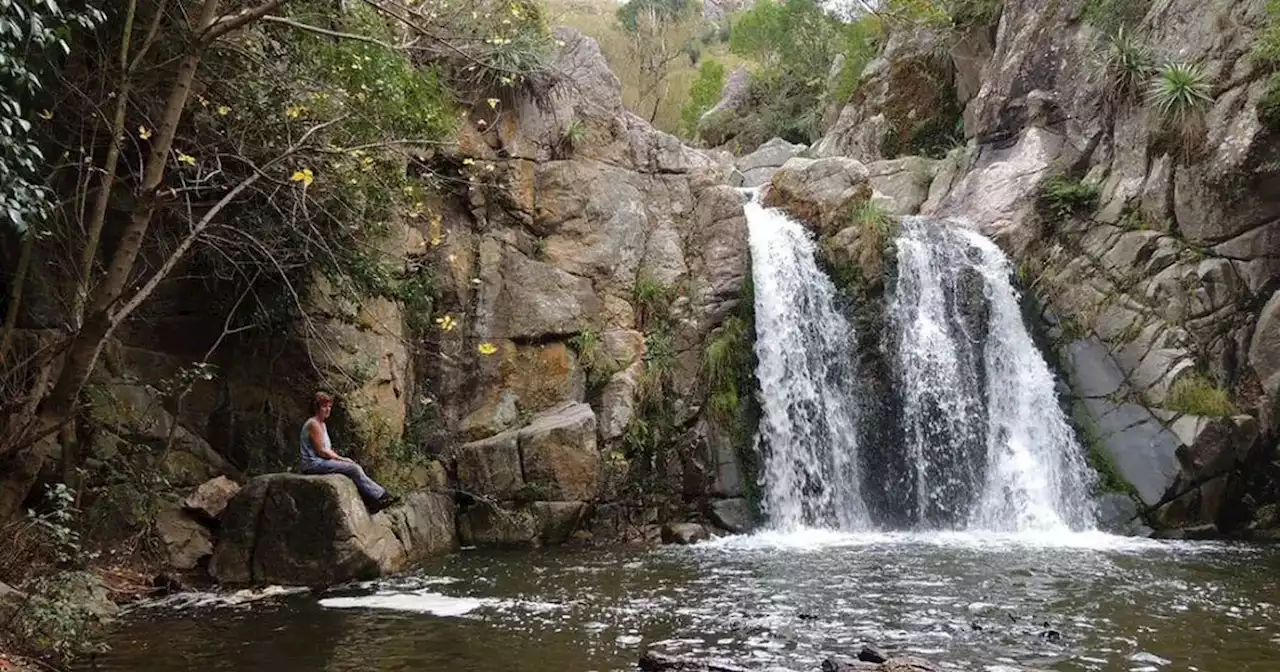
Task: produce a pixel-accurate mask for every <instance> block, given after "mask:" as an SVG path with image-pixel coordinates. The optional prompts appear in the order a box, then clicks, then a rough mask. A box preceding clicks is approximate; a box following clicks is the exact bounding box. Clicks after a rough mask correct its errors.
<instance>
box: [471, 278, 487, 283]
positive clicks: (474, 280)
mask: <svg viewBox="0 0 1280 672" xmlns="http://www.w3.org/2000/svg"><path fill="white" fill-rule="evenodd" d="M471 284H473V285H483V284H484V280H481V279H480V278H471Z"/></svg>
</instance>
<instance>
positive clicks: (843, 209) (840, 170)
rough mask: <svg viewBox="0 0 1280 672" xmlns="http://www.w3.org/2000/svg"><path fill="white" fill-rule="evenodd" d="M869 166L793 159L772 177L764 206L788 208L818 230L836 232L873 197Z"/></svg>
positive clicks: (835, 160) (848, 161) (837, 160)
mask: <svg viewBox="0 0 1280 672" xmlns="http://www.w3.org/2000/svg"><path fill="white" fill-rule="evenodd" d="M869 178H870V173H869V172H868V171H867V167H866V166H864V165H862V164H861V163H859V162H858V161H855V160H853V159H847V158H844V157H832V158H825V159H804V158H799V157H797V158H794V159H791V160H789V161H787V162H786V163H785V164H783V166H782V168H780V169H779V170H778V172H777V173H775V174H774V176H773V181H772V182H771V183H770V187H769V190H768V192H767V193H766V195H765V205H768V206H770V207H779V208H782V209H783V210H786V211H787V212H788V213H789V214H790V215H791V216H792V217H795V218H796V219H799V220H801V221H803V222H805V223H806V224H808V225H809V226H811V227H813V228H815V229H816V230H817V231H818V232H819V233H823V234H825V233H834V232H835V231H836V230H838V229H839V228H841V227H840V224H842V223H843V222H844V221H845V220H846V219H847V218H848V217H849V216H850V214H851V213H852V211H853V207H854V206H855V205H856V204H858V203H859V202H861V201H865V200H867V199H869V198H871V195H872V189H871V185H870V184H869V182H868V179H869Z"/></svg>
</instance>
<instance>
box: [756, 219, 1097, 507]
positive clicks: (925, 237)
mask: <svg viewBox="0 0 1280 672" xmlns="http://www.w3.org/2000/svg"><path fill="white" fill-rule="evenodd" d="M745 213H746V219H747V225H748V229H749V232H750V242H751V255H752V275H753V279H754V283H755V312H756V334H757V341H756V355H757V359H758V365H757V369H756V378H757V381H758V383H759V385H760V405H761V411H762V413H761V421H760V427H759V431H758V433H757V447H758V449H759V450H760V452H761V454H762V456H763V458H764V459H763V462H764V464H763V474H762V476H763V485H764V488H763V491H764V497H763V500H764V501H763V505H764V509H765V513H766V515H767V516H768V519H769V524H770V526H771V527H773V528H775V529H792V528H797V527H802V526H813V527H826V528H835V529H841V530H858V529H868V528H871V527H873V523H872V521H873V520H874V521H876V522H877V523H878V524H879V525H889V526H891V527H910V528H925V529H940V528H941V529H968V530H985V531H997V532H1029V531H1053V530H1068V529H1070V530H1081V529H1088V528H1091V527H1092V521H1093V512H1092V505H1091V500H1090V497H1089V489H1090V471H1089V469H1088V467H1087V465H1086V464H1085V462H1084V458H1083V451H1082V450H1081V449H1080V446H1079V445H1078V443H1077V441H1076V439H1075V436H1074V433H1073V431H1072V429H1071V427H1070V425H1069V424H1068V422H1067V419H1066V417H1065V415H1064V413H1063V411H1062V409H1061V408H1060V406H1059V405H1058V400H1057V396H1056V394H1055V387H1054V378H1053V374H1052V373H1051V371H1050V370H1049V367H1048V365H1047V364H1046V362H1045V361H1044V358H1043V357H1042V356H1041V355H1040V353H1039V352H1038V351H1037V350H1036V347H1035V344H1034V342H1033V340H1032V338H1031V336H1030V334H1029V333H1028V332H1027V330H1026V327H1025V326H1024V324H1023V321H1022V314H1021V310H1020V306H1019V301H1018V294H1017V291H1016V289H1015V288H1014V287H1013V285H1012V284H1011V268H1010V263H1009V260H1008V258H1006V257H1005V256H1004V254H1003V253H1002V252H1001V251H1000V250H999V248H997V247H996V246H995V245H994V244H993V243H992V242H991V241H989V240H987V239H986V238H984V237H982V236H981V235H979V234H977V233H975V232H972V231H968V230H966V229H963V228H960V227H957V226H952V225H948V224H945V223H941V222H937V221H934V220H929V219H925V218H918V217H917V218H906V219H905V220H904V221H903V224H902V228H901V233H900V235H899V237H898V239H897V241H896V246H897V259H896V261H897V276H896V279H895V280H894V282H892V283H891V284H892V286H893V290H892V292H893V293H892V297H891V299H890V301H889V302H888V306H887V311H888V315H887V318H888V319H887V332H886V334H885V339H886V340H885V345H886V348H885V356H886V357H887V358H888V359H889V364H890V368H891V369H892V375H891V377H892V378H893V381H892V384H893V389H894V394H893V395H892V396H893V400H891V401H890V402H888V403H885V404H881V407H887V408H890V409H892V410H891V411H889V412H888V413H887V415H889V416H893V417H887V418H879V420H880V421H881V422H882V423H883V422H888V423H889V424H892V425H893V426H895V427H896V428H897V431H896V432H891V433H890V435H891V436H893V437H895V438H894V439H893V440H892V441H891V443H890V444H889V445H884V446H881V445H877V446H876V448H877V450H876V451H872V452H867V453H865V454H860V453H859V439H860V436H861V435H862V431H861V430H862V424H863V423H862V422H861V421H862V420H863V418H861V417H860V411H859V408H860V403H859V401H860V399H859V390H858V388H857V386H858V383H857V381H858V379H859V378H858V375H857V374H858V371H857V366H856V360H855V348H856V343H857V336H856V335H855V333H854V327H853V324H852V323H851V322H850V320H849V319H848V318H847V317H846V316H845V315H844V314H842V312H841V310H840V309H839V307H838V302H837V292H836V289H835V287H834V286H833V285H832V283H831V280H830V279H829V278H827V276H826V275H825V274H823V273H822V271H821V270H820V269H819V268H818V266H817V263H816V261H815V255H814V251H815V249H814V242H813V238H812V236H811V235H810V234H809V233H808V232H807V231H806V230H805V229H804V227H803V226H801V224H800V223H798V222H796V221H795V220H793V219H791V218H789V217H787V216H786V215H785V214H783V213H782V212H780V211H778V210H776V209H767V208H764V207H762V206H761V205H760V204H759V203H757V202H756V200H755V198H754V197H753V198H752V200H751V202H750V203H748V204H747V205H746V206H745ZM864 336H865V335H864ZM864 401H865V400H864ZM893 444H897V445H893ZM870 460H875V461H876V463H870V462H869V461H870ZM882 462H883V463H882ZM864 476H865V477H866V478H864Z"/></svg>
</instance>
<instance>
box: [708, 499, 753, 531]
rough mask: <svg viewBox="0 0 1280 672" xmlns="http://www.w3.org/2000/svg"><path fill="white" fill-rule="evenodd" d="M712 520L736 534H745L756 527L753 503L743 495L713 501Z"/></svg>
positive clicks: (711, 507)
mask: <svg viewBox="0 0 1280 672" xmlns="http://www.w3.org/2000/svg"><path fill="white" fill-rule="evenodd" d="M710 509H711V520H712V521H714V522H715V524H716V525H719V526H720V527H721V528H723V529H726V530H728V531H730V532H733V533H734V534H744V533H747V532H750V531H751V530H753V529H755V526H756V519H755V514H754V513H753V512H752V511H751V504H750V503H748V502H747V500H745V499H743V498H741V497H735V498H733V499H716V500H712V502H711V506H710Z"/></svg>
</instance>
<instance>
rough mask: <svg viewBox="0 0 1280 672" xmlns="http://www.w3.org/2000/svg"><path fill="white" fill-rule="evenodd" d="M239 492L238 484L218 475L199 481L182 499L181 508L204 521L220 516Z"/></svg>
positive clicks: (214, 519)
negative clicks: (202, 481)
mask: <svg viewBox="0 0 1280 672" xmlns="http://www.w3.org/2000/svg"><path fill="white" fill-rule="evenodd" d="M237 492H240V485H239V484H238V483H236V482H235V481H233V480H231V479H229V478H227V477H226V476H219V477H217V478H214V479H210V480H208V481H205V482H204V483H201V484H200V486H199V487H197V488H196V489H195V490H194V491H192V492H191V494H189V495H187V497H186V499H184V500H183V501H182V508H184V509H185V510H187V511H188V512H190V513H192V514H194V515H195V516H197V517H199V518H201V519H202V520H205V521H210V522H211V521H216V520H218V519H219V518H221V517H222V512H223V511H225V510H226V509H227V504H230V503H231V499H232V498H234V497H235V496H236V493H237Z"/></svg>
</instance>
